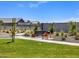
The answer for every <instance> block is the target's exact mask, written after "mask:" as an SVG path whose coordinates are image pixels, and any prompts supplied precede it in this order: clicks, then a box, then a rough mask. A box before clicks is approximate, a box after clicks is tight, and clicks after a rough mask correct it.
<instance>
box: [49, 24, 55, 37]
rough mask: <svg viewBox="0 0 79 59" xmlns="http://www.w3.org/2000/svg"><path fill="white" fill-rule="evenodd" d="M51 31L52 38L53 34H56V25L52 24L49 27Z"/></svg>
mask: <svg viewBox="0 0 79 59" xmlns="http://www.w3.org/2000/svg"><path fill="white" fill-rule="evenodd" d="M49 31H50V37H51V34H53V33H54V23H52V24H51V25H50V26H49Z"/></svg>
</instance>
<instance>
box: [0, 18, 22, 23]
mask: <svg viewBox="0 0 79 59" xmlns="http://www.w3.org/2000/svg"><path fill="white" fill-rule="evenodd" d="M20 19H21V18H16V22H18V21H19V20H20ZM0 20H2V21H3V23H12V18H0Z"/></svg>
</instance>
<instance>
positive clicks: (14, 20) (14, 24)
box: [12, 18, 16, 42]
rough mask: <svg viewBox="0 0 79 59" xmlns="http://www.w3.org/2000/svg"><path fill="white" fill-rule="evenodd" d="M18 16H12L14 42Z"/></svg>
mask: <svg viewBox="0 0 79 59" xmlns="http://www.w3.org/2000/svg"><path fill="white" fill-rule="evenodd" d="M15 27H16V18H12V42H14V40H15Z"/></svg>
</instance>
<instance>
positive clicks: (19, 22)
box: [0, 18, 40, 30]
mask: <svg viewBox="0 0 79 59" xmlns="http://www.w3.org/2000/svg"><path fill="white" fill-rule="evenodd" d="M12 19H13V18H0V20H1V21H2V23H3V25H1V27H0V28H1V29H2V30H9V29H12ZM14 19H16V21H15V22H16V29H19V30H25V29H26V30H29V29H33V28H34V26H35V25H38V23H39V22H38V21H32V22H31V21H29V20H27V21H24V20H23V19H22V18H14ZM38 28H39V29H40V24H39V25H38Z"/></svg>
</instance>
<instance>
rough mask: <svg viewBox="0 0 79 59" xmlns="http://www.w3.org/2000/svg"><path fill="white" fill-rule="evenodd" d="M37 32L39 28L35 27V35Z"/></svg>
mask: <svg viewBox="0 0 79 59" xmlns="http://www.w3.org/2000/svg"><path fill="white" fill-rule="evenodd" d="M37 31H38V26H37V25H35V27H34V34H36V32H37Z"/></svg>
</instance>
